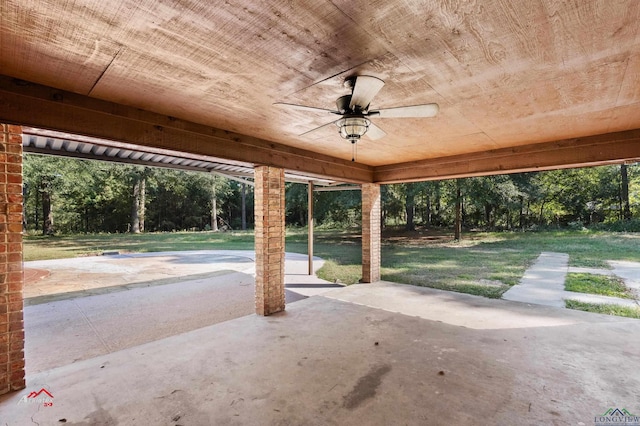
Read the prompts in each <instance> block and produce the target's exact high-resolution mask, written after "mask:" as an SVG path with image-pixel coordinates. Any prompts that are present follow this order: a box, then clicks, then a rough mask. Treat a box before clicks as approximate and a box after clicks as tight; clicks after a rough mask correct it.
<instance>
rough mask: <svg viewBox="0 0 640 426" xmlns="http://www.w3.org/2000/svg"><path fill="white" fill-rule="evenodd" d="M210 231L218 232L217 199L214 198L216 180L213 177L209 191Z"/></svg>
mask: <svg viewBox="0 0 640 426" xmlns="http://www.w3.org/2000/svg"><path fill="white" fill-rule="evenodd" d="M211 230H212V231H214V232H218V197H217V196H216V178H215V176H214V177H213V185H212V190H211Z"/></svg>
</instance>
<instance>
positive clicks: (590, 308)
mask: <svg viewBox="0 0 640 426" xmlns="http://www.w3.org/2000/svg"><path fill="white" fill-rule="evenodd" d="M565 306H566V307H567V308H569V309H576V310H579V311H585V312H594V313H596V314H605V315H616V316H619V317H628V318H636V319H640V309H639V308H630V307H628V306H618V305H608V304H598V303H583V302H578V301H576V300H565Z"/></svg>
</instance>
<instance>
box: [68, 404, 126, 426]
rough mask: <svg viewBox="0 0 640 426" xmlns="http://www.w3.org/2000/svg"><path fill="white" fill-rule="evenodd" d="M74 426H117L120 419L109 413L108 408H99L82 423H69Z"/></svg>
mask: <svg viewBox="0 0 640 426" xmlns="http://www.w3.org/2000/svg"><path fill="white" fill-rule="evenodd" d="M67 424H70V425H74V426H116V425H117V424H118V421H117V420H116V419H115V418H113V417H112V416H111V414H109V412H108V411H107V410H105V409H104V408H102V407H101V406H99V408H98V409H97V410H95V411H93V412H91V413H89V414H87V415H86V416H85V418H84V419H83V421H82V422H80V423H74V422H71V423H67Z"/></svg>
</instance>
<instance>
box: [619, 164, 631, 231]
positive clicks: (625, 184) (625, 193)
mask: <svg viewBox="0 0 640 426" xmlns="http://www.w3.org/2000/svg"><path fill="white" fill-rule="evenodd" d="M620 198H621V201H622V218H623V219H624V220H631V207H630V206H631V203H630V202H629V174H628V172H627V165H626V164H621V165H620Z"/></svg>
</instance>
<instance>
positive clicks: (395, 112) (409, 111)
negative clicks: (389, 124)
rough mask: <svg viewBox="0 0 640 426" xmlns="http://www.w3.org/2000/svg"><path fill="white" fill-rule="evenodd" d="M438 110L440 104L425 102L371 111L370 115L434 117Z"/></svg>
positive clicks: (382, 116)
mask: <svg viewBox="0 0 640 426" xmlns="http://www.w3.org/2000/svg"><path fill="white" fill-rule="evenodd" d="M438 111H440V107H439V106H438V104H425V105H414V106H406V107H397V108H386V109H380V110H376V111H369V115H373V116H376V115H377V116H378V117H381V118H411V117H416V118H420V117H434V116H435V115H436V114H438Z"/></svg>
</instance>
